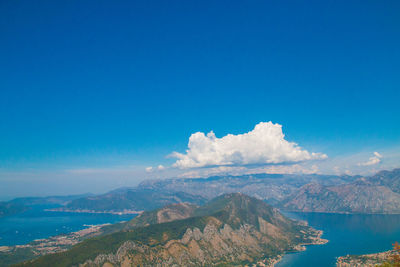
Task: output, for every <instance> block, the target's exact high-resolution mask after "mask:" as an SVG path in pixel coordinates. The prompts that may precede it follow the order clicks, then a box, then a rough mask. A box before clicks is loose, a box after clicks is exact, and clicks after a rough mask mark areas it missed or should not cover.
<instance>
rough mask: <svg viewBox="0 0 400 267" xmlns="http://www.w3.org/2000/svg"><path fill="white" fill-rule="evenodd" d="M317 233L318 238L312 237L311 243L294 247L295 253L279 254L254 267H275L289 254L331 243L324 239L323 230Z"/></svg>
mask: <svg viewBox="0 0 400 267" xmlns="http://www.w3.org/2000/svg"><path fill="white" fill-rule="evenodd" d="M315 231H316V233H317V236H316V237H310V239H311V240H312V241H311V242H309V243H300V244H298V245H296V246H294V247H293V251H288V252H285V253H282V254H279V255H277V256H276V257H274V258H267V259H264V260H263V261H259V262H257V263H256V264H255V265H253V266H255V267H257V266H262V267H275V265H276V264H277V263H279V262H280V261H281V260H282V258H283V257H284V256H285V255H286V254H287V253H297V252H302V251H305V250H306V249H307V246H310V245H324V244H326V243H328V242H329V240H328V239H325V238H322V235H323V233H324V232H323V231H322V230H315Z"/></svg>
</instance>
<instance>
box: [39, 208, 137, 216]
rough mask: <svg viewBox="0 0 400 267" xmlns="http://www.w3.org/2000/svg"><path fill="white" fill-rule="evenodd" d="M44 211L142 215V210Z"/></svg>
mask: <svg viewBox="0 0 400 267" xmlns="http://www.w3.org/2000/svg"><path fill="white" fill-rule="evenodd" d="M45 211H53V212H69V213H94V214H114V215H128V214H137V215H139V214H141V213H143V211H142V210H140V211H137V210H122V211H115V210H104V211H97V210H86V209H78V210H75V209H67V208H54V209H45Z"/></svg>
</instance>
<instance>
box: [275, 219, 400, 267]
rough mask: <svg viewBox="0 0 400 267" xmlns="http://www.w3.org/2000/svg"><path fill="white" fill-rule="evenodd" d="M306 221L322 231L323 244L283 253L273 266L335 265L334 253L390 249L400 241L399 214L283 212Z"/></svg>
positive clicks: (335, 254)
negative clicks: (325, 240)
mask: <svg viewBox="0 0 400 267" xmlns="http://www.w3.org/2000/svg"><path fill="white" fill-rule="evenodd" d="M285 215H287V216H288V217H291V218H294V219H301V220H305V221H308V223H309V225H310V226H313V227H314V228H316V229H320V230H323V231H324V235H323V238H326V239H328V240H329V243H327V244H325V245H315V246H308V247H307V250H306V251H304V252H298V253H291V254H287V255H285V256H284V257H283V259H282V261H281V262H279V263H278V264H277V265H276V267H294V266H295V267H312V266H316V267H317V266H318V267H319V266H321V267H322V266H334V264H335V261H336V257H338V256H343V255H347V254H367V253H375V252H381V251H385V250H389V249H390V248H391V247H392V243H394V242H395V241H399V242H400V215H361V214H360V215H358V214H357V215H346V214H322V213H285Z"/></svg>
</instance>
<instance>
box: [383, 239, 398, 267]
mask: <svg viewBox="0 0 400 267" xmlns="http://www.w3.org/2000/svg"><path fill="white" fill-rule="evenodd" d="M379 267H400V244H399V243H398V242H397V241H396V242H395V243H394V244H393V254H392V255H391V256H390V260H389V261H387V262H385V263H383V264H381V265H379Z"/></svg>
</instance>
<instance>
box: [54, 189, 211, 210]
mask: <svg viewBox="0 0 400 267" xmlns="http://www.w3.org/2000/svg"><path fill="white" fill-rule="evenodd" d="M205 201H206V199H204V198H203V197H201V196H196V195H192V194H189V193H185V192H168V191H161V190H138V189H135V188H133V189H130V188H126V189H125V188H124V189H120V190H114V191H111V192H109V193H106V194H102V195H96V196H89V197H84V198H79V199H75V200H73V201H71V202H70V203H68V204H67V205H66V206H65V207H63V208H62V209H60V210H65V211H82V210H84V211H94V212H109V211H114V212H123V211H127V210H128V211H143V210H152V209H156V208H160V207H163V206H165V205H168V204H172V203H181V202H189V203H195V204H203V203H204V202H205Z"/></svg>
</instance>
